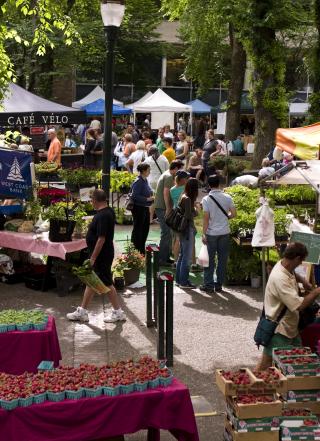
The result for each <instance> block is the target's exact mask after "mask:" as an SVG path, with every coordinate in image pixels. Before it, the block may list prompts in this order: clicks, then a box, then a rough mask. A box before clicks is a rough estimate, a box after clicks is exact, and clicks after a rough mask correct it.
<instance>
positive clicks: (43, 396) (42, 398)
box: [33, 392, 47, 404]
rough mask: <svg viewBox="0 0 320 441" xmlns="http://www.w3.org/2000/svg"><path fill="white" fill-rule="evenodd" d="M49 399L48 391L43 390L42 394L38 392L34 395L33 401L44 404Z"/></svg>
mask: <svg viewBox="0 0 320 441" xmlns="http://www.w3.org/2000/svg"><path fill="white" fill-rule="evenodd" d="M46 400H47V392H43V393H42V394H37V395H34V396H33V401H34V403H35V404H42V403H44V402H45V401H46Z"/></svg>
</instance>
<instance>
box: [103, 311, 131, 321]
mask: <svg viewBox="0 0 320 441" xmlns="http://www.w3.org/2000/svg"><path fill="white" fill-rule="evenodd" d="M126 320H127V318H126V315H125V313H124V312H123V311H122V309H118V310H117V311H116V310H115V309H112V310H111V313H110V314H109V315H107V317H106V318H105V319H104V320H103V321H104V322H105V323H115V322H124V321H126Z"/></svg>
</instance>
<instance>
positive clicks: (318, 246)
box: [290, 231, 320, 264]
mask: <svg viewBox="0 0 320 441" xmlns="http://www.w3.org/2000/svg"><path fill="white" fill-rule="evenodd" d="M290 242H301V243H303V244H304V245H305V246H306V247H307V250H308V257H307V258H306V259H305V262H309V263H314V264H318V263H319V259H320V234H314V233H303V232H300V231H292V233H291V237H290Z"/></svg>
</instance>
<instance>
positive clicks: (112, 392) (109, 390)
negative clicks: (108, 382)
mask: <svg viewBox="0 0 320 441" xmlns="http://www.w3.org/2000/svg"><path fill="white" fill-rule="evenodd" d="M102 390H103V395H106V396H108V397H116V396H117V395H119V393H120V387H119V386H116V387H111V386H103V388H102Z"/></svg>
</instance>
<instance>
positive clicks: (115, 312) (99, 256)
mask: <svg viewBox="0 0 320 441" xmlns="http://www.w3.org/2000/svg"><path fill="white" fill-rule="evenodd" d="M92 204H93V207H94V209H95V210H96V211H97V213H96V214H95V216H94V218H93V220H92V222H91V224H90V225H89V229H88V233H87V237H86V241H87V246H88V249H89V252H90V263H91V265H92V268H93V269H94V271H95V272H96V274H97V275H98V276H99V277H100V279H101V280H102V282H103V283H104V284H105V285H106V286H107V287H108V288H109V289H110V291H109V292H108V296H109V300H110V302H111V305H112V311H111V313H110V314H109V315H108V316H107V317H106V318H105V319H104V321H105V322H106V323H113V322H117V321H122V320H126V316H125V314H124V312H123V311H122V309H121V307H120V304H119V299H118V295H117V292H116V290H115V288H114V286H113V281H112V273H111V266H112V262H113V258H114V247H113V236H114V225H115V215H114V211H113V210H112V208H110V207H109V206H108V203H107V195H106V193H105V192H104V191H103V190H94V192H93V194H92ZM94 294H95V293H94V291H93V289H91V288H89V287H88V286H87V287H86V289H85V292H84V295H83V299H82V304H81V306H79V307H78V308H77V309H76V311H75V312H71V313H69V314H67V318H68V319H69V320H73V321H80V322H88V321H89V316H88V306H89V304H90V302H91V299H92V297H93V296H94Z"/></svg>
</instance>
